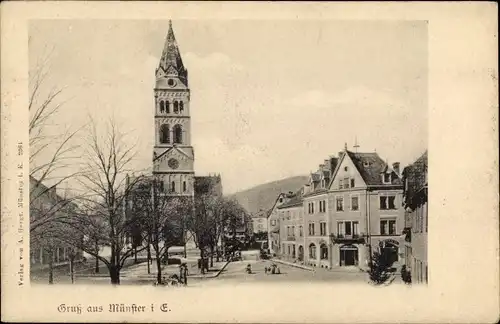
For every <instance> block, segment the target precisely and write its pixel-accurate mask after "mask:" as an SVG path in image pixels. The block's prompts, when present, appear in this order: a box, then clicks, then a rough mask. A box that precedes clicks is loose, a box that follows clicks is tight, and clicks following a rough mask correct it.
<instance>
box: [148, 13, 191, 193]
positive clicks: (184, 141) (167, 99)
mask: <svg viewBox="0 0 500 324" xmlns="http://www.w3.org/2000/svg"><path fill="white" fill-rule="evenodd" d="M155 75H156V85H155V88H154V103H155V107H154V111H155V113H154V126H155V144H154V148H153V176H154V177H155V178H156V180H157V181H158V183H159V186H160V191H162V192H164V193H165V194H167V195H176V196H187V197H194V185H195V184H194V181H195V178H194V149H193V147H192V146H191V107H190V104H189V103H190V95H191V94H190V89H189V84H188V71H187V69H186V68H185V67H184V64H183V62H182V58H181V54H180V51H179V47H178V45H177V41H176V39H175V36H174V31H173V29H172V22H170V23H169V29H168V33H167V39H166V41H165V45H164V48H163V52H162V54H161V58H160V63H159V65H158V68H157V69H156V74H155Z"/></svg>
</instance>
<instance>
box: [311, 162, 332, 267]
mask: <svg viewBox="0 0 500 324" xmlns="http://www.w3.org/2000/svg"><path fill="white" fill-rule="evenodd" d="M337 163H338V158H336V157H330V158H328V159H325V160H324V162H323V163H322V164H320V165H319V167H318V170H317V171H316V172H314V173H311V175H310V177H309V183H307V184H306V185H305V186H304V198H303V200H304V202H303V213H304V215H305V216H304V220H305V224H304V228H305V232H306V233H305V236H306V238H305V247H306V262H305V263H306V264H307V265H310V266H314V267H322V268H330V267H331V250H332V246H331V244H330V239H329V233H330V224H329V216H328V206H329V202H328V189H327V186H328V184H329V182H330V180H331V176H332V174H333V170H335V167H336V165H337Z"/></svg>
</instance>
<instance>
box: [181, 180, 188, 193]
mask: <svg viewBox="0 0 500 324" xmlns="http://www.w3.org/2000/svg"><path fill="white" fill-rule="evenodd" d="M182 191H184V192H186V191H187V184H186V181H183V182H182Z"/></svg>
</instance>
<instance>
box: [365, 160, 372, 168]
mask: <svg viewBox="0 0 500 324" xmlns="http://www.w3.org/2000/svg"><path fill="white" fill-rule="evenodd" d="M370 165H371V163H370V162H369V161H365V162H363V166H364V167H365V168H367V167H369V166H370Z"/></svg>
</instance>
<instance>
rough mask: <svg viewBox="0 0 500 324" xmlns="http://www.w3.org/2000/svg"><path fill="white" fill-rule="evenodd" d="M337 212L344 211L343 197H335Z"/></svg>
mask: <svg viewBox="0 0 500 324" xmlns="http://www.w3.org/2000/svg"><path fill="white" fill-rule="evenodd" d="M336 200H337V211H343V210H344V198H343V197H337V199H336Z"/></svg>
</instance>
